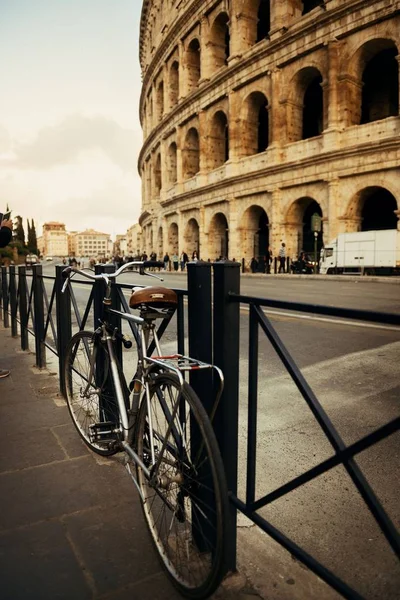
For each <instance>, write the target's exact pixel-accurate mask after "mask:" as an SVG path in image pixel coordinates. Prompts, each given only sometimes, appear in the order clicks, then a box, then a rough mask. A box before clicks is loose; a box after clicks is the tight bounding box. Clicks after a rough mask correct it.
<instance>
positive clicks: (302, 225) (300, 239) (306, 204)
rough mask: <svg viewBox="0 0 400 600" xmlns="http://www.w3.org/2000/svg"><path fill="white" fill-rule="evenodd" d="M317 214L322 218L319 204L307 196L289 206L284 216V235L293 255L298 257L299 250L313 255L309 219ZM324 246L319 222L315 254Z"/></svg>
mask: <svg viewBox="0 0 400 600" xmlns="http://www.w3.org/2000/svg"><path fill="white" fill-rule="evenodd" d="M315 213H317V214H318V215H319V216H320V217H321V218H322V217H323V213H322V209H321V206H320V204H319V203H318V202H317V201H316V200H314V198H311V197H309V196H303V197H302V198H298V199H297V200H295V201H294V202H292V204H291V205H290V206H289V209H288V211H287V214H286V223H285V225H286V235H287V238H288V243H287V244H286V245H287V246H288V247H289V248H291V249H292V251H293V252H294V254H295V255H296V256H298V254H299V253H300V252H301V250H304V252H308V253H309V254H313V253H314V233H313V232H312V230H311V217H312V215H313V214H315ZM323 245H324V232H323V221H322V222H321V231H320V232H319V233H318V236H317V252H318V254H319V251H320V249H321V248H322V247H323Z"/></svg>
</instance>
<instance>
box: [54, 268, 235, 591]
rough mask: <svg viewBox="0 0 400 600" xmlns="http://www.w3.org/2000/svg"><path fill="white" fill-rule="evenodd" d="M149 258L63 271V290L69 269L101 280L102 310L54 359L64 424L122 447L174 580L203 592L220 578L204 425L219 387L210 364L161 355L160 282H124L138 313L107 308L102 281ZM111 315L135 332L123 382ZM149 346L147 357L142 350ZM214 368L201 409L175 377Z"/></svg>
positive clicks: (165, 300)
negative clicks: (59, 364)
mask: <svg viewBox="0 0 400 600" xmlns="http://www.w3.org/2000/svg"><path fill="white" fill-rule="evenodd" d="M151 267H163V263H161V262H160V263H159V262H143V261H133V262H130V263H126V264H125V265H123V266H122V267H120V268H119V269H118V270H117V271H115V272H114V273H108V274H106V273H101V274H99V275H94V274H93V273H92V272H90V273H89V272H88V271H83V270H81V269H79V268H76V267H71V266H70V267H67V268H66V269H64V271H63V276H64V277H65V282H64V285H63V292H65V290H66V288H67V286H68V285H69V284H70V282H71V279H72V277H73V276H74V275H75V274H80V275H83V276H85V277H87V278H89V279H92V280H93V281H98V280H102V281H103V282H104V284H105V296H104V300H103V307H104V311H103V312H104V314H103V316H102V318H101V319H100V322H99V326H98V327H97V328H96V329H95V331H79V332H78V333H76V334H75V335H74V336H73V337H72V338H71V340H70V341H69V343H68V346H67V349H66V356H65V361H64V376H65V382H66V401H67V405H68V409H69V412H70V415H71V417H72V421H73V423H74V425H75V427H76V429H77V431H78V433H79V435H80V436H81V438H82V439H83V441H84V442H85V443H86V444H87V446H89V448H90V449H91V450H93V451H94V452H96V453H98V454H100V455H103V456H112V455H114V454H116V453H118V452H123V453H124V454H123V464H124V465H125V467H126V470H127V471H128V473H129V474H130V476H131V478H132V480H133V482H134V484H135V486H136V488H137V490H138V491H139V496H140V499H141V505H142V509H143V512H144V516H145V519H146V522H147V524H148V527H149V530H150V533H151V537H152V539H153V542H154V545H155V547H156V549H157V551H158V554H159V557H160V558H161V562H162V563H163V565H164V567H165V568H166V570H167V573H168V575H169V576H170V578H171V579H172V581H173V583H174V584H175V586H176V587H177V588H178V589H179V590H180V592H181V593H182V594H183V595H185V596H187V597H189V598H196V599H201V598H207V597H209V595H210V594H211V593H212V592H213V591H214V590H215V589H216V588H217V587H218V585H219V584H220V582H221V580H222V578H223V576H224V575H225V572H226V569H225V552H224V544H225V537H226V536H225V534H226V529H227V519H228V508H227V502H228V493H227V486H226V481H225V473H224V468H223V463H222V459H221V455H220V452H219V448H218V443H217V440H216V438H215V434H214V431H213V428H212V425H211V421H212V419H213V416H214V414H215V410H216V407H217V404H218V401H219V398H220V397H221V394H222V390H223V375H222V372H221V371H220V370H219V369H218V368H217V367H215V366H213V365H209V364H207V363H203V362H201V361H198V360H194V359H192V358H190V357H188V356H183V355H180V354H174V355H170V356H163V355H162V351H161V347H160V340H159V338H158V335H157V330H156V327H155V322H156V320H157V319H160V318H163V319H165V318H171V317H172V315H173V313H174V312H175V310H176V307H177V295H176V293H175V292H174V291H173V290H170V289H168V288H164V287H157V286H155V287H154V286H151V287H144V288H134V289H133V290H132V295H131V297H130V301H129V307H130V308H131V309H137V310H139V315H135V314H132V313H131V312H123V311H119V310H116V309H114V308H112V305H111V288H112V282H113V280H115V279H116V278H117V277H118V276H119V275H120V274H121V273H122V272H123V271H125V270H127V269H131V270H132V269H136V271H135V272H137V273H140V274H141V275H149V276H151V277H156V278H157V279H160V280H161V281H162V278H161V277H158V276H156V275H154V274H153V273H148V272H146V268H151ZM112 315H117V316H118V317H119V318H121V319H124V320H127V321H128V322H129V323H130V324H131V329H132V331H133V334H134V338H135V347H136V351H137V357H138V360H137V368H136V372H135V374H134V376H133V378H132V380H131V382H130V384H129V385H127V382H126V379H125V376H124V373H123V371H122V368H121V365H120V364H119V361H118V359H117V352H116V342H117V341H120V342H122V343H123V345H124V346H125V347H126V348H132V346H133V344H132V342H131V340H129V339H128V338H126V336H124V335H123V334H122V332H121V331H120V330H119V329H118V328H115V327H113V326H112V325H111V324H110V322H109V319H110V318H111V316H112ZM151 342H152V343H153V346H154V347H155V349H156V352H157V356H151V355H149V354H150V353H149V352H148V349H149V346H150V344H151ZM210 368H212V369H214V370H215V371H216V373H217V374H218V376H219V381H220V385H219V389H218V392H217V394H216V400H215V403H214V407H213V410H212V412H211V415H210V416H209V415H207V413H206V411H205V409H204V407H203V405H202V404H201V402H200V400H199V398H198V396H197V395H196V393H195V392H194V390H193V389H192V388H191V386H190V385H189V384H188V383H187V382H186V381H185V379H184V374H185V372H187V371H191V370H199V369H200V370H201V369H210Z"/></svg>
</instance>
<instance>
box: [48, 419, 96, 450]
mask: <svg viewBox="0 0 400 600" xmlns="http://www.w3.org/2000/svg"><path fill="white" fill-rule="evenodd" d="M51 431H52V434H53V435H54V436H55V437H56V438H57V439H58V441H59V443H60V445H61V446H62V448H63V449H64V451H65V452H66V454H67V456H68V457H69V458H78V457H79V456H87V455H88V454H89V453H90V450H89V448H88V447H87V446H86V444H85V443H84V442H83V441H82V440H81V438H80V437H79V435H78V432H77V431H76V429H75V427H74V426H73V424H72V422H69V423H66V424H65V425H56V426H55V427H52V429H51Z"/></svg>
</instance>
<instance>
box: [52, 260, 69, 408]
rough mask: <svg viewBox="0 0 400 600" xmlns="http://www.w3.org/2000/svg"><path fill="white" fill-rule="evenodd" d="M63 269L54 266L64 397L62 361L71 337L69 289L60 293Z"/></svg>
mask: <svg viewBox="0 0 400 600" xmlns="http://www.w3.org/2000/svg"><path fill="white" fill-rule="evenodd" d="M64 269H65V266H64V265H56V279H55V282H54V285H55V286H56V322H57V352H58V371H59V378H60V392H61V394H62V395H63V396H64V397H65V396H66V382H65V375H64V361H65V351H66V348H67V344H68V342H69V340H70V339H71V337H72V323H71V297H70V293H69V287H67V289H66V290H65V292H64V294H63V293H62V292H61V290H62V286H63V285H64V282H65V280H64V279H63V276H62V272H63V270H64Z"/></svg>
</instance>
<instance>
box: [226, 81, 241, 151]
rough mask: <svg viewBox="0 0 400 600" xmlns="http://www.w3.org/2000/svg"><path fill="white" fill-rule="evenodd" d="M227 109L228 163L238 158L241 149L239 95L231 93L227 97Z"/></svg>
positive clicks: (238, 93)
mask: <svg viewBox="0 0 400 600" xmlns="http://www.w3.org/2000/svg"><path fill="white" fill-rule="evenodd" d="M228 102H229V108H228V114H229V116H230V119H229V162H230V163H231V162H235V161H237V160H238V159H239V158H240V147H241V143H242V140H241V119H240V114H241V108H242V106H241V102H242V98H241V94H240V92H234V91H231V92H230V93H229V96H228Z"/></svg>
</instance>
